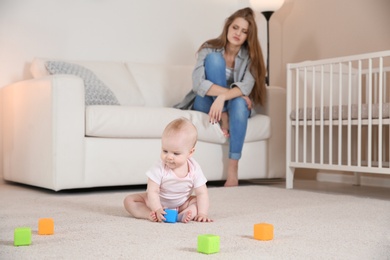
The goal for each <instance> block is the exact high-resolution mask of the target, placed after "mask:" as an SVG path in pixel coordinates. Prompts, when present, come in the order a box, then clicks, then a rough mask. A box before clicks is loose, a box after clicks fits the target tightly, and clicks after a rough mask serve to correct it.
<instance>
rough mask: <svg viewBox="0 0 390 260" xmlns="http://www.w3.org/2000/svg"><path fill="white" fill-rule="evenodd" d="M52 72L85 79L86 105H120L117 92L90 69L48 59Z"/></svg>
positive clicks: (48, 66) (49, 68)
mask: <svg viewBox="0 0 390 260" xmlns="http://www.w3.org/2000/svg"><path fill="white" fill-rule="evenodd" d="M45 66H46V69H47V70H48V71H49V73H50V74H70V75H75V76H78V77H80V78H82V79H83V81H84V85H85V105H87V106H90V105H120V104H119V102H118V99H117V98H116V96H115V94H114V93H113V92H112V91H111V90H110V89H109V88H108V87H107V86H106V85H105V84H104V83H103V82H102V81H101V80H100V79H99V78H98V77H97V76H96V75H95V74H94V73H93V72H92V71H90V70H89V69H87V68H85V67H83V66H80V65H77V64H73V63H68V62H64V61H46V63H45Z"/></svg>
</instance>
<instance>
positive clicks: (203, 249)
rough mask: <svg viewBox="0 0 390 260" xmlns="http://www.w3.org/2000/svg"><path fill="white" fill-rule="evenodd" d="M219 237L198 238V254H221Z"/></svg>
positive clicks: (205, 236)
mask: <svg viewBox="0 0 390 260" xmlns="http://www.w3.org/2000/svg"><path fill="white" fill-rule="evenodd" d="M219 243H220V238H219V236H215V235H210V234H206V235H199V236H198V252H200V253H203V254H214V253H218V252H219Z"/></svg>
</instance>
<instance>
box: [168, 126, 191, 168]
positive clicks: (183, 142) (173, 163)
mask: <svg viewBox="0 0 390 260" xmlns="http://www.w3.org/2000/svg"><path fill="white" fill-rule="evenodd" d="M161 143H162V147H161V148H162V149H161V160H162V161H163V162H164V163H165V165H166V166H168V168H170V169H172V170H174V169H176V168H179V167H181V166H183V165H186V164H187V159H188V158H189V157H190V156H191V154H192V151H193V147H192V142H189V138H188V137H187V136H186V135H185V134H181V133H179V134H174V135H164V136H163V137H162V140H161Z"/></svg>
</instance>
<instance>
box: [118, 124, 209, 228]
mask: <svg viewBox="0 0 390 260" xmlns="http://www.w3.org/2000/svg"><path fill="white" fill-rule="evenodd" d="M197 137H198V133H197V130H196V128H195V126H194V125H193V124H192V123H191V122H190V121H189V120H188V119H185V118H180V119H176V120H174V121H172V122H171V123H169V124H168V125H167V127H166V128H165V130H164V132H163V135H162V139H161V146H162V148H161V160H160V161H159V162H158V163H157V164H156V165H155V166H153V167H152V168H151V169H150V170H149V171H148V172H147V173H146V175H147V176H148V183H147V189H146V192H143V193H136V194H130V195H128V196H127V197H126V198H125V200H124V206H125V209H126V210H127V211H128V212H129V213H130V215H131V216H133V217H135V218H143V219H149V220H150V221H153V222H161V221H164V220H165V217H164V215H165V214H166V212H165V211H164V209H165V208H170V209H177V210H178V221H181V222H184V223H187V222H189V221H191V220H194V221H198V222H211V221H212V220H211V219H210V218H209V217H208V209H209V196H208V191H207V186H206V182H207V180H206V177H205V176H204V174H203V171H202V169H201V168H200V166H199V164H198V163H197V162H196V161H195V160H194V159H193V158H192V155H193V154H194V152H195V144H196V141H197ZM194 191H195V195H193V192H194Z"/></svg>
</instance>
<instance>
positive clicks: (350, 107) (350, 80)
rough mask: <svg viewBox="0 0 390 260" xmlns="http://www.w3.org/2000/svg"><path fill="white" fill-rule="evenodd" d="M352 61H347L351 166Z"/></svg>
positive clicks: (348, 143)
mask: <svg viewBox="0 0 390 260" xmlns="http://www.w3.org/2000/svg"><path fill="white" fill-rule="evenodd" d="M351 110H352V62H351V61H350V62H348V129H347V131H348V134H347V149H348V151H347V165H348V166H351V163H352V158H351V157H352V153H351V148H352V141H351V140H352V133H351V131H352V126H351V122H352V119H351V118H352V111H351Z"/></svg>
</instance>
